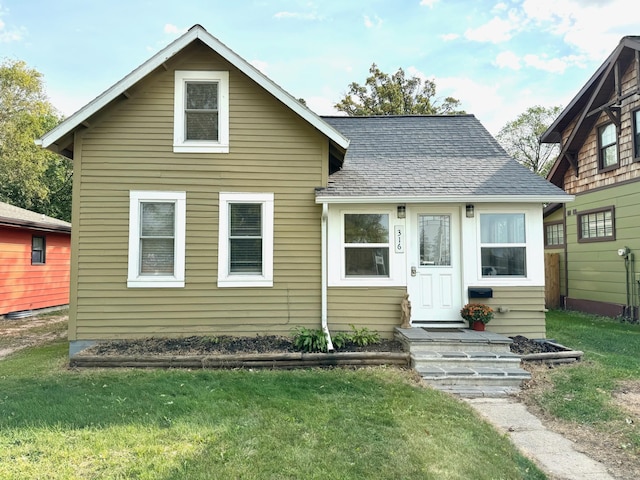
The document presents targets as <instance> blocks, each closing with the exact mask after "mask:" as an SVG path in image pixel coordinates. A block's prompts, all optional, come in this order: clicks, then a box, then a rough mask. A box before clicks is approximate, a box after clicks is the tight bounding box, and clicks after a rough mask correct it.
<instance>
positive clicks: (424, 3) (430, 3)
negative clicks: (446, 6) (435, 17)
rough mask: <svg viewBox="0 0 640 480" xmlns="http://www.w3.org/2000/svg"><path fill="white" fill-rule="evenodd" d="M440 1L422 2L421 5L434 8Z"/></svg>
mask: <svg viewBox="0 0 640 480" xmlns="http://www.w3.org/2000/svg"><path fill="white" fill-rule="evenodd" d="M439 1H440V0H420V5H422V6H423V7H429V8H433V6H434V5H435V4H436V3H438V2H439Z"/></svg>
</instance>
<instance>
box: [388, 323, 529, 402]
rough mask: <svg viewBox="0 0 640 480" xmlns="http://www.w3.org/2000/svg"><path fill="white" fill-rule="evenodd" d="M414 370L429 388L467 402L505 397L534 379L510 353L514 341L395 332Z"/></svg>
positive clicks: (488, 335)
mask: <svg viewBox="0 0 640 480" xmlns="http://www.w3.org/2000/svg"><path fill="white" fill-rule="evenodd" d="M395 337H396V339H397V340H399V341H401V342H402V343H403V344H404V345H405V349H406V350H407V351H408V352H409V354H410V357H411V366H412V367H413V368H414V369H415V370H416V371H417V372H418V373H419V374H420V376H422V378H423V379H424V380H425V382H427V383H428V384H430V385H432V386H433V387H435V388H438V389H439V390H443V391H446V392H449V393H453V394H456V395H459V396H461V397H466V398H474V397H504V396H507V395H509V394H511V393H515V392H517V391H518V390H519V389H520V386H521V385H522V382H523V381H524V380H528V379H529V378H531V375H530V374H529V372H527V371H526V370H524V369H522V368H521V367H520V356H519V355H516V354H513V353H511V351H510V345H511V339H510V338H508V337H505V336H503V335H498V334H497V333H492V332H487V331H485V332H476V331H474V330H469V329H466V328H451V329H429V328H396V330H395Z"/></svg>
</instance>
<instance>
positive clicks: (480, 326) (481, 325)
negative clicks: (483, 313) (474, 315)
mask: <svg viewBox="0 0 640 480" xmlns="http://www.w3.org/2000/svg"><path fill="white" fill-rule="evenodd" d="M471 328H472V329H473V330H475V331H476V332H484V323H482V322H473V324H472V325H471Z"/></svg>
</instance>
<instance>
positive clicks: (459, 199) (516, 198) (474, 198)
mask: <svg viewBox="0 0 640 480" xmlns="http://www.w3.org/2000/svg"><path fill="white" fill-rule="evenodd" d="M574 200H575V196H574V195H568V194H564V195H563V194H558V195H548V196H542V195H456V196H442V197H438V196H399V197H380V196H358V197H356V196H353V197H351V196H335V197H334V196H323V195H320V196H316V203H321V204H323V205H326V204H328V203H352V204H360V203H362V204H365V203H367V204H371V203H567V202H573V201H574Z"/></svg>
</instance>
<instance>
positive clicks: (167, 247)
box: [127, 190, 186, 288]
mask: <svg viewBox="0 0 640 480" xmlns="http://www.w3.org/2000/svg"><path fill="white" fill-rule="evenodd" d="M185 230H186V193H185V192H159V191H134V190H132V191H130V192H129V274H128V278H127V286H128V287H174V288H175V287H184V264H185Z"/></svg>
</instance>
